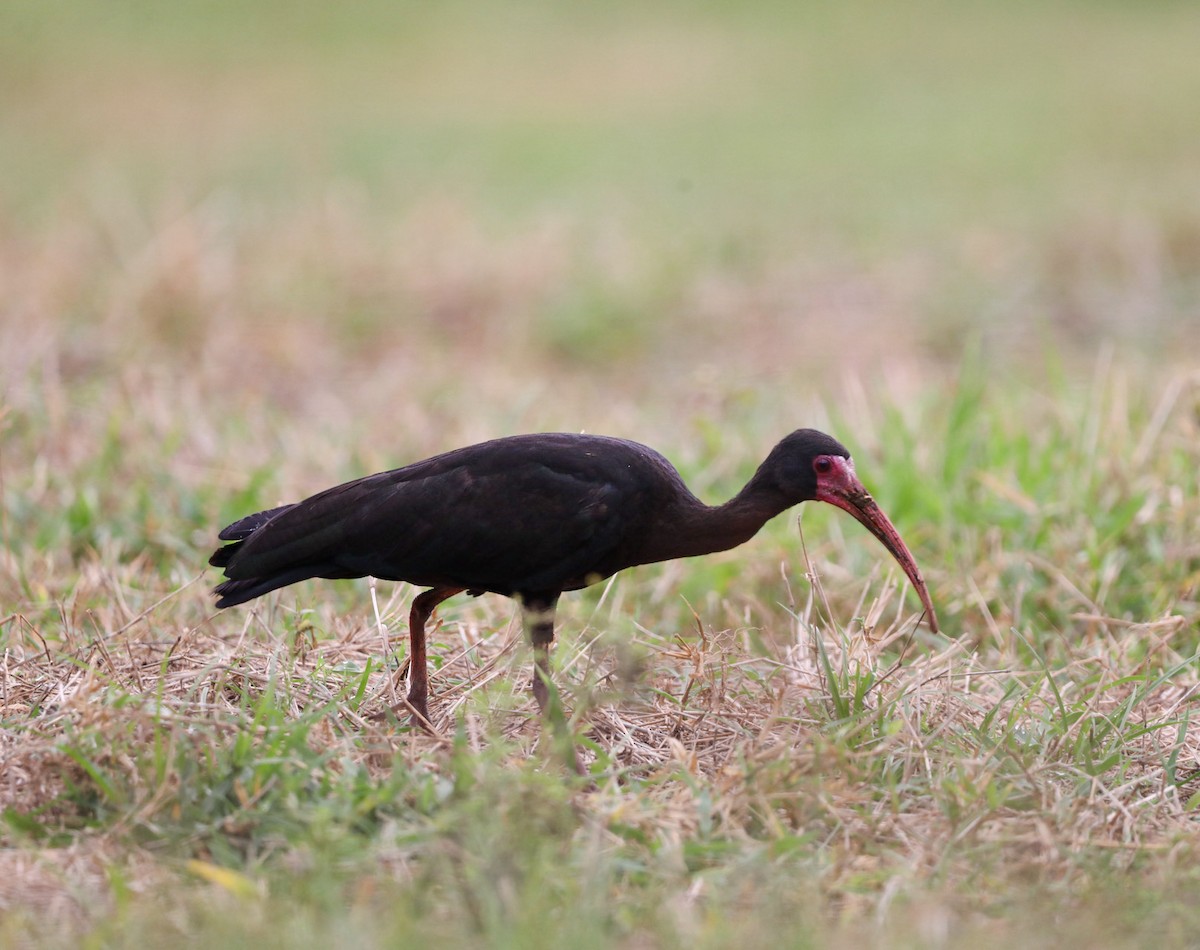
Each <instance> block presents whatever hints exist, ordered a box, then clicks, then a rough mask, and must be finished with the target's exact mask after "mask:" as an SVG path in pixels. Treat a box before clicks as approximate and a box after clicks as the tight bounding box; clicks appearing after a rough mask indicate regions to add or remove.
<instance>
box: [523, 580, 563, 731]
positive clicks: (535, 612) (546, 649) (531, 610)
mask: <svg viewBox="0 0 1200 950" xmlns="http://www.w3.org/2000/svg"><path fill="white" fill-rule="evenodd" d="M557 604H558V594H542V595H537V596H532V595H531V596H528V597H525V598H523V600H522V610H523V614H524V618H525V626H526V627H527V628H528V629H529V639H530V642H532V643H533V663H534V670H533V697H534V699H536V700H537V704H538V709H540V710H541V711H542V713H543V715H544V714H545V712H546V707H547V704H548V703H549V701H550V688H549V686H550V644H551V643H553V642H554V608H555V606H556V605H557Z"/></svg>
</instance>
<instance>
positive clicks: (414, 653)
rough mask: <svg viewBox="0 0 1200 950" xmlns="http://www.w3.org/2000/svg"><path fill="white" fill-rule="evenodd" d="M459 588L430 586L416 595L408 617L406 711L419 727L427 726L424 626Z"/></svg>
mask: <svg viewBox="0 0 1200 950" xmlns="http://www.w3.org/2000/svg"><path fill="white" fill-rule="evenodd" d="M462 590H463V589H462V588H461V587H433V588H430V589H429V590H427V591H425V592H424V593H421V594H418V595H417V596H416V598H414V600H413V603H412V610H410V611H409V614H408V644H409V650H408V700H407V702H408V708H409V709H411V710H412V713H413V720H414V721H415V722H416V723H417V725H420V726H426V727H428V725H429V708H428V707H427V706H426V704H425V701H426V700H427V699H428V697H429V669H428V661H427V660H426V658H425V623H426V622H427V621H428V620H429V618H430V617H431V616H433V612H434V610H435V609H437V605H438V604H440V603H441V602H442V601H443V600H445V599H446V598H448V597H453V596H454V595H455V594H460V593H462Z"/></svg>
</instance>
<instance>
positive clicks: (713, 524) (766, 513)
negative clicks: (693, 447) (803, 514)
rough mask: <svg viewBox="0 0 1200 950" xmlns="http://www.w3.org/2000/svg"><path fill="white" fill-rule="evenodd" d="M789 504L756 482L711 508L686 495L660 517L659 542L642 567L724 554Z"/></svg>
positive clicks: (788, 501)
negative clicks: (671, 560) (676, 559)
mask: <svg viewBox="0 0 1200 950" xmlns="http://www.w3.org/2000/svg"><path fill="white" fill-rule="evenodd" d="M791 504H792V502H791V501H790V500H788V499H787V498H785V497H784V496H783V495H782V494H780V493H778V492H776V491H773V490H771V489H768V488H766V487H764V486H763V485H761V484H760V483H759V482H758V480H757V479H751V481H750V483H749V484H748V485H746V487H745V488H743V489H742V490H741V491H740V492H738V494H737V495H735V496H734V497H733V498H731V499H729V501H727V502H725V504H723V505H717V506H715V507H713V506H709V505H706V504H704V503H703V502H702V501H700V500H699V499H698V498H696V497H695V496H694V495H691V494H690V493H689V496H688V497H687V498H686V499H685V500H682V501H681V503H680V505H679V506H678V507H677V508H675V509H674V510H673V511H670V512H668V513H664V518H663V523H662V524H661V526H660V529H659V530H658V531H656V532H655V533H654V534H655V537H656V538H658V539H661V541H660V544H657V545H655V546H654V548H653V549H652V550H651V551H648V552H647V554H649V555H651V556H649V557H647V558H646V560H645V561H644V562H643V563H649V562H651V561H664V560H670V559H673V558H677V557H694V556H696V555H701V554H712V553H714V552H716V551H728V550H729V549H730V548H735V547H737V546H738V545H739V544H742V543H744V542H746V541H749V540H750V539H751V538H752V537H754V535H756V534H757V533H758V530H759V529H760V528H761V527H762V526H763V525H764V524H766V523H767V521H769V520H770V519H771V518H773V517H775V516H776V515H777V514H779V513H780V512H781V511H785V510H786V509H787V508H789V507H790V506H791Z"/></svg>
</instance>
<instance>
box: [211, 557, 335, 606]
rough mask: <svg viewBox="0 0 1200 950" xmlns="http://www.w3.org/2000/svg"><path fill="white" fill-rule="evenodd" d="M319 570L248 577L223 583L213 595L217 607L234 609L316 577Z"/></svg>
mask: <svg viewBox="0 0 1200 950" xmlns="http://www.w3.org/2000/svg"><path fill="white" fill-rule="evenodd" d="M319 570H320V568H319V567H318V568H315V569H314V568H312V567H297V568H294V569H293V570H290V571H284V572H283V573H280V574H273V575H271V576H270V577H250V578H247V579H246V580H237V581H225V582H224V583H222V584H218V585H217V586H216V587H214V588H213V593H214V594H216V595H217V606H218V607H234V606H236V605H237V604H244V603H245V602H246V601H248V600H253V599H254V598H255V597H261V596H262V595H263V594H266V593H269V592H270V591H273V590H276V589H278V588H280V587H287V585H288V584H295V583H296V582H297V581H304V580H308V579H309V578H310V577H316V576H317V574H316V573H315V571H319Z"/></svg>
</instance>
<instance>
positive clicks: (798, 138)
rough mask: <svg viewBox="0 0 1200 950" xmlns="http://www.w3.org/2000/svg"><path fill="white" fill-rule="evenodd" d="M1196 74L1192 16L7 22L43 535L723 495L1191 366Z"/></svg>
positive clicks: (151, 12)
mask: <svg viewBox="0 0 1200 950" xmlns="http://www.w3.org/2000/svg"><path fill="white" fill-rule="evenodd" d="M1198 41H1200V6H1197V5H1196V4H1194V3H1188V2H1169V0H1157V2H1139V3H1128V2H1117V0H1089V2H1063V3H1055V4H1043V3H1033V2H1028V3H1027V2H1009V3H1004V4H997V3H985V2H965V3H958V4H945V3H935V2H929V0H915V2H912V3H907V4H903V5H896V4H888V3H882V2H871V0H849V2H845V3H838V4H824V3H776V2H753V3H725V2H717V0H714V2H708V3H688V4H683V3H674V2H662V3H655V4H635V3H622V2H604V3H593V2H581V3H571V4H558V3H548V2H540V0H517V2H511V3H505V4H488V3H482V2H477V0H450V2H444V3H438V4H428V3H412V2H363V3H357V4H353V5H340V4H329V3H323V2H320V3H318V2H288V3H282V2H270V0H263V2H256V3H244V2H232V0H192V2H184V3H174V4H168V5H162V4H151V3H145V2H133V0H112V2H106V3H103V4H96V3H89V2H82V0H59V2H55V3H53V4H47V3H44V2H41V0H7V2H6V3H5V4H4V8H3V11H0V373H2V384H3V388H2V390H0V395H2V397H3V400H4V403H5V412H6V418H5V420H4V423H3V424H4V426H5V439H6V441H7V442H8V444H9V446H10V451H9V453H8V456H7V462H6V463H5V464H6V469H7V471H8V473H9V474H8V477H9V479H10V485H18V484H19V485H20V487H21V492H20V497H19V498H18V499H17V500H16V501H14V502H13V504H14V506H15V507H14V508H12V510H11V512H10V515H9V519H10V520H9V521H6V524H10V527H9V528H8V529H7V530H8V531H9V532H14V531H16V530H17V529H16V528H13V527H11V525H20V524H24V525H26V526H27V527H28V528H29V530H31V531H32V530H34V529H35V528H36V530H37V531H39V532H41V534H39V535H38V537H39V539H40V541H41V542H43V543H44V546H43V544H39V547H40V548H42V549H49V548H52V547H53V544H52V543H51V542H52V541H53V532H55V531H58V530H62V529H60V528H55V527H53V526H52V525H51V524H50V522H49V521H48V520H46V521H43V520H39V519H41V517H42V516H41V515H39V514H37V511H39V510H43V509H44V510H50V509H53V508H54V507H55V506H56V505H58V506H62V507H65V508H66V509H68V510H70V511H73V512H75V521H74V522H72V524H71V525H69V526H68V527H69V528H70V530H71V531H73V532H74V534H75V536H78V535H79V534H80V532H82V534H83V536H84V537H85V538H86V539H87V543H88V544H94V545H99V546H100V547H102V546H103V542H104V539H105V536H106V535H105V531H107V532H109V534H111V533H112V532H114V531H116V532H118V533H119V531H120V529H119V527H112V526H113V525H114V524H117V523H118V522H120V520H121V518H124V517H126V515H124V514H122V512H126V511H127V510H128V509H129V507H130V504H131V503H130V501H129V492H130V491H131V490H132V489H131V487H130V486H137V487H138V490H140V491H142V492H143V493H144V495H145V497H144V499H143V501H142V502H140V503H139V504H141V506H142V507H141V508H140V509H137V513H135V514H134V515H130V516H129V518H131V519H132V521H131V523H135V524H136V531H134V530H133V528H130V529H129V530H130V531H131V532H132V533H131V535H130V537H131V538H133V540H134V541H136V544H138V545H143V546H144V545H147V544H149V545H151V546H153V545H158V546H160V548H161V547H166V548H168V549H171V548H173V549H175V550H176V553H177V554H179V555H183V556H186V557H187V558H189V559H191V560H195V558H196V554H195V550H193V549H192V548H191V547H190V546H191V545H193V544H195V545H199V546H202V545H201V544H200V541H201V538H200V535H199V534H197V535H196V537H195V538H190V537H189V538H183V539H180V538H173V537H172V536H171V527H170V526H171V525H172V524H175V525H178V524H181V523H182V524H192V525H194V526H196V528H197V531H198V532H199V531H200V529H201V528H203V529H205V530H207V529H208V528H211V521H212V519H213V518H214V517H217V516H218V515H214V510H216V511H218V512H219V516H221V517H223V516H226V515H228V516H232V515H235V514H240V513H241V512H240V511H239V510H236V509H237V507H238V505H239V504H244V505H249V504H253V503H258V502H263V503H271V502H273V501H275V500H276V499H279V498H289V497H293V496H295V495H297V494H307V493H308V492H311V491H313V490H315V489H317V488H319V487H323V486H324V485H326V484H329V483H330V480H331V479H335V478H341V477H350V476H352V475H358V474H362V473H363V472H364V471H367V470H371V469H376V468H381V467H387V466H391V465H396V464H400V463H402V462H405V461H409V460H412V459H414V458H418V457H422V456H424V455H427V454H431V453H433V452H436V451H439V450H442V449H446V448H449V447H451V446H454V445H458V444H462V443H465V442H468V441H472V440H476V439H483V438H488V437H491V436H496V435H501V434H506V433H509V432H515V431H529V430H541V429H569V430H580V429H586V430H589V431H603V432H608V433H612V434H617V435H623V436H628V437H632V438H638V439H641V440H644V441H647V442H651V443H653V444H656V445H657V446H659V447H661V448H662V449H663V450H664V451H666V452H667V454H668V455H670V456H671V457H672V458H673V459H675V460H677V461H679V462H680V464H681V466H682V467H683V468H684V470H685V472H686V473H687V474H689V477H691V478H694V479H699V484H697V489H698V490H699V491H700V492H701V493H702V494H703V493H706V497H709V498H713V497H714V494H720V492H721V491H724V490H726V489H732V488H733V487H736V484H737V480H738V479H740V478H741V477H744V476H745V475H746V474H747V473H748V471H749V470H750V469H752V466H753V465H754V464H755V462H756V460H757V459H759V458H761V457H762V454H763V453H764V452H765V451H766V450H767V448H769V446H770V445H771V444H773V442H774V441H775V439H776V438H778V437H779V436H780V435H781V434H783V433H784V432H787V431H789V430H790V429H792V428H795V427H797V426H800V425H818V426H824V425H832V426H834V427H835V431H836V432H837V433H838V434H839V436H841V437H842V438H843V439H844V440H845V441H847V442H848V443H849V444H850V445H851V447H852V448H854V449H856V450H857V449H858V448H860V447H862V446H866V447H867V448H868V449H870V448H871V447H873V446H874V445H876V444H877V443H878V440H879V439H880V438H882V436H881V435H879V432H880V431H881V430H886V429H887V427H888V426H889V425H890V424H891V422H894V421H895V419H905V418H907V419H910V420H919V419H920V417H921V413H922V412H925V411H926V410H927V408H928V407H929V406H931V405H933V406H936V405H938V404H939V402H943V401H945V400H947V399H948V398H949V397H950V395H952V394H954V393H957V392H960V391H961V390H962V388H963V386H964V385H967V384H970V385H976V384H982V383H983V382H985V381H991V383H990V384H992V385H999V386H1000V387H1001V399H1002V400H1003V399H1007V398H1008V397H1009V396H1010V395H1012V394H1014V393H1017V392H1022V393H1026V394H1029V393H1032V394H1033V395H1032V399H1033V401H1034V403H1036V400H1037V395H1038V393H1040V392H1044V391H1048V390H1045V389H1044V387H1046V386H1047V385H1048V384H1047V382H1046V380H1048V379H1051V380H1058V381H1061V380H1064V379H1065V380H1068V381H1071V380H1079V381H1080V385H1081V386H1082V387H1084V388H1085V389H1086V388H1087V387H1088V386H1091V385H1092V381H1093V380H1094V379H1095V378H1096V377H1097V374H1099V376H1100V377H1104V378H1107V374H1110V373H1111V374H1115V375H1120V374H1121V373H1125V374H1128V375H1127V379H1128V380H1132V382H1131V383H1130V388H1131V390H1132V391H1133V392H1134V393H1136V392H1137V391H1138V390H1139V389H1140V388H1144V387H1145V385H1146V384H1147V383H1152V382H1153V381H1154V380H1159V379H1165V378H1167V375H1168V374H1169V373H1171V372H1178V371H1183V372H1185V373H1186V372H1189V371H1191V370H1193V369H1195V367H1196V365H1197V364H1196V360H1197V316H1198V312H1197V303H1198V300H1200V125H1198V123H1197V107H1196V104H1197V103H1198V102H1200V56H1197V55H1196V53H1197V49H1198V48H1200V47H1198ZM997 381H998V382H997ZM1021 398H1026V397H1025V396H1022V397H1021ZM1156 398H1157V396H1155V395H1151V396H1148V397H1147V399H1149V401H1150V405H1151V406H1152V405H1153V403H1154V400H1155V399H1156ZM922 407H925V408H922ZM889 420H891V422H889ZM913 424H914V425H917V424H919V422H914V423H913ZM919 441H920V440H919V439H915V440H910V442H911V443H912V444H911V445H910V448H911V450H912V451H913V452H919V451H920V446H919V444H918V443H919ZM698 460H703V461H704V463H705V465H704V466H703V467H701V466H699V464H698ZM896 461H902V460H896ZM915 464H918V466H919V459H918V460H917V462H916V463H915ZM39 465H40V466H42V468H41V469H38V466H39ZM862 467H863V466H861V465H860V468H862ZM39 471H40V472H41V475H39V474H38V473H39ZM55 473H58V474H59V475H60V476H63V477H64V478H66V480H67V481H68V482H70V483H71V484H66V485H63V486H62V487H61V491H60V494H59V496H57V498H52V497H50V496H49V495H47V491H48V489H47V485H50V486H53V484H54V477H55ZM864 475H866V472H865V471H864ZM866 477H867V478H868V482H870V477H869V476H866ZM39 478H40V479H41V480H40V481H39ZM88 482H91V483H93V485H94V486H97V487H94V488H93V489H92V491H93V495H92V496H91V497H90V498H89V497H87V492H86V491H84V489H83V488H81V487H80V486H81V485H83V484H84V483H88ZM714 486H716V487H715V488H714ZM231 488H236V489H237V490H238V491H239V492H241V494H239V495H237V496H236V497H230V496H229V495H228V492H229V490H230V489H231ZM106 493H123V494H121V495H120V497H113V498H111V499H109V500H107V501H106V497H107V496H106ZM51 494H52V493H51ZM905 504H907V502H905V500H904V498H901V500H900V505H901V514H902V515H903V514H904V508H903V506H904V505H905ZM134 507H135V508H137V506H136V505H135V506H134ZM159 508H162V509H163V510H162V511H161V512H160V513H159V514H156V511H158V509H159ZM913 513H914V514H920V511H916V512H913ZM22 519H25V520H24V521H22ZM105 524H107V525H108V526H109V527H108V528H102V526H103V525H105ZM38 525H40V527H37V526H38ZM89 531H90V533H89ZM919 542H920V539H919V538H918V546H919ZM77 543H82V542H77Z"/></svg>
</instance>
